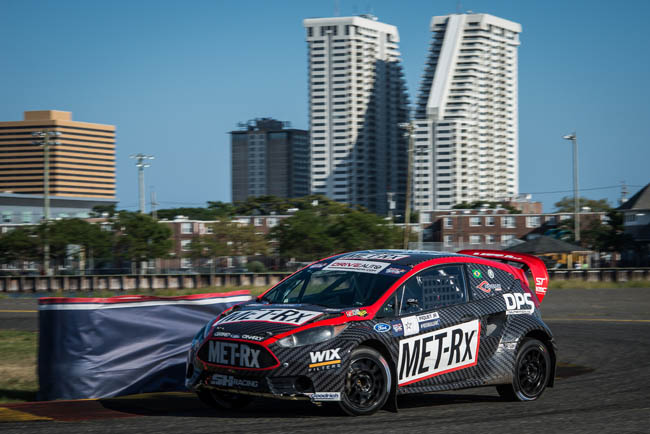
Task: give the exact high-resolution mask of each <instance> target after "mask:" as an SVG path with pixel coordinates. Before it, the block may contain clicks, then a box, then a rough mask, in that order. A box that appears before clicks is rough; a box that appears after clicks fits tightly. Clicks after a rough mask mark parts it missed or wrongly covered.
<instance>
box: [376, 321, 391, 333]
mask: <svg viewBox="0 0 650 434" xmlns="http://www.w3.org/2000/svg"><path fill="white" fill-rule="evenodd" d="M374 329H375V331H376V332H379V333H385V332H387V331H389V330H390V326H389V325H388V324H384V323H383V322H381V323H379V324H375V327H374Z"/></svg>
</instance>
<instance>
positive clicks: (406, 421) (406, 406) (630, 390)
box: [0, 288, 650, 434]
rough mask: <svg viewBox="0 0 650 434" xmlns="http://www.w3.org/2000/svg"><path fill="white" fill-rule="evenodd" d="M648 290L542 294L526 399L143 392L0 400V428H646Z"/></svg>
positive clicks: (0, 313)
mask: <svg viewBox="0 0 650 434" xmlns="http://www.w3.org/2000/svg"><path fill="white" fill-rule="evenodd" d="M649 296H650V288H649V289H611V290H556V291H549V295H548V296H547V297H546V299H545V300H544V303H543V305H542V311H543V315H544V318H545V319H546V321H547V323H548V324H549V326H550V327H551V329H552V330H553V332H554V333H555V337H556V339H557V342H558V346H559V351H560V353H559V362H560V365H559V366H560V367H559V369H558V378H557V380H556V383H555V384H556V385H555V387H554V388H552V389H548V390H547V391H546V392H545V393H544V395H543V396H542V398H541V399H540V400H538V401H535V402H529V403H507V402H502V401H500V400H499V398H498V395H497V394H496V391H495V390H494V388H492V387H486V388H481V389H472V390H467V391H459V392H456V393H434V394H427V395H418V396H409V397H404V398H401V399H400V400H399V406H400V411H399V413H390V412H386V411H380V412H379V413H377V414H375V415H373V416H369V417H358V418H352V417H344V416H340V415H338V414H337V413H336V412H335V411H333V410H332V409H329V408H323V407H317V406H314V405H311V404H309V403H305V402H292V401H258V402H256V403H255V404H254V405H252V406H251V407H249V408H248V409H247V410H245V411H239V412H232V411H231V412H229V413H225V414H219V413H215V412H214V411H212V410H210V409H208V408H206V407H204V406H203V405H202V404H201V403H200V402H199V401H198V400H196V399H195V398H194V397H193V396H192V395H190V394H185V393H175V394H150V395H139V396H134V397H122V398H115V399H106V400H85V401H57V402H48V403H24V404H12V405H4V406H0V432H2V433H65V434H70V433H105V432H120V433H178V432H183V431H185V432H188V433H190V432H191V433H204V432H205V433H208V432H209V433H215V432H217V433H265V434H266V433H275V432H286V433H293V432H310V433H314V434H316V433H318V434H320V433H331V432H336V433H337V434H343V433H359V432H362V431H363V432H382V433H392V432H399V433H402V432H441V433H445V434H447V433H469V432H471V433H482V432H499V433H521V432H524V433H525V432H545V433H556V432H558V433H559V432H562V433H581V432H585V433H587V432H588V433H594V432H597V433H647V432H650V402H649V399H648V398H649V396H650V395H649V394H648V390H650V300H649ZM35 308H36V304H35V302H34V300H13V299H11V300H10V299H2V300H0V328H14V329H22V330H35V329H36V328H37V324H36V313H35V312H33V310H34V309H35ZM30 310H31V311H32V312H29V311H30ZM25 311H27V312H25ZM3 421H4V422H3ZM12 421H13V422H12Z"/></svg>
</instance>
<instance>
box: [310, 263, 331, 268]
mask: <svg viewBox="0 0 650 434" xmlns="http://www.w3.org/2000/svg"><path fill="white" fill-rule="evenodd" d="M326 265H327V262H319V263H318V264H314V265H312V266H311V267H309V268H310V269H311V268H323V267H324V266H326Z"/></svg>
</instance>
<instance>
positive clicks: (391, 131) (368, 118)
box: [303, 15, 408, 214]
mask: <svg viewBox="0 0 650 434" xmlns="http://www.w3.org/2000/svg"><path fill="white" fill-rule="evenodd" d="M303 24H304V26H305V28H306V30H307V45H308V52H309V60H308V64H309V67H308V70H309V121H310V132H311V191H312V193H314V194H323V195H326V196H328V197H329V198H331V199H334V200H336V201H338V202H345V203H349V204H354V205H362V206H365V207H367V208H368V209H370V210H371V211H374V212H376V213H378V214H386V213H387V212H388V200H389V198H390V196H391V194H389V193H392V194H393V197H394V198H395V199H396V202H397V210H398V211H399V210H402V209H403V207H404V192H405V190H406V179H405V178H406V153H407V143H406V138H405V137H404V136H403V131H402V130H401V129H400V128H399V126H398V125H399V123H401V122H406V121H407V120H408V109H407V105H408V99H407V96H406V87H405V81H404V79H403V77H402V76H403V73H402V67H401V63H400V57H399V56H400V53H399V51H398V42H399V35H398V33H397V28H396V27H395V26H391V25H389V24H384V23H381V22H379V21H377V19H376V18H375V17H374V16H371V15H363V16H356V17H336V18H310V19H306V20H304V23H303Z"/></svg>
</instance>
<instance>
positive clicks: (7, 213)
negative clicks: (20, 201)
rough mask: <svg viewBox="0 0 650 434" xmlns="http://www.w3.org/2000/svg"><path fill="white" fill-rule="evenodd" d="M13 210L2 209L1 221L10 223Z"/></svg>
mask: <svg viewBox="0 0 650 434" xmlns="http://www.w3.org/2000/svg"><path fill="white" fill-rule="evenodd" d="M12 218H13V211H2V223H11V219H12Z"/></svg>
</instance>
